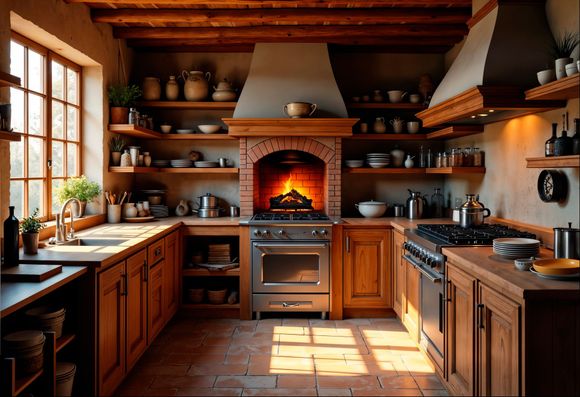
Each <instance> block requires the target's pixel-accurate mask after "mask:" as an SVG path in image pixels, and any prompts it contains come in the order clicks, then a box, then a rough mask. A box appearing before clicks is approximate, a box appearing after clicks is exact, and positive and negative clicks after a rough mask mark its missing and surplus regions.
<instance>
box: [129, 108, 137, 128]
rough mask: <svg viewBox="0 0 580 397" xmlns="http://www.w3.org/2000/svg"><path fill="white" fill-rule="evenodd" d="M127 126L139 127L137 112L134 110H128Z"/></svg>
mask: <svg viewBox="0 0 580 397" xmlns="http://www.w3.org/2000/svg"><path fill="white" fill-rule="evenodd" d="M129 124H134V125H139V112H138V111H137V109H136V108H130V109H129Z"/></svg>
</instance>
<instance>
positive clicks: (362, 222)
mask: <svg viewBox="0 0 580 397" xmlns="http://www.w3.org/2000/svg"><path fill="white" fill-rule="evenodd" d="M419 223H454V222H453V221H452V220H451V219H450V218H430V219H414V220H411V219H408V218H405V217H383V218H342V224H343V225H349V226H368V227H379V226H391V227H392V228H394V229H396V230H398V231H400V232H401V233H403V232H404V231H405V229H412V228H414V227H416V226H417V225H418V224H419Z"/></svg>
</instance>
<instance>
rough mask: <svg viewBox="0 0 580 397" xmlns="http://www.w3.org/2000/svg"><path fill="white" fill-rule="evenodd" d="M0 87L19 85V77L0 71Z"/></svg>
mask: <svg viewBox="0 0 580 397" xmlns="http://www.w3.org/2000/svg"><path fill="white" fill-rule="evenodd" d="M0 87H20V77H17V76H13V75H11V74H9V73H6V72H1V71H0Z"/></svg>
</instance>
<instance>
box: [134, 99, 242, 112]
mask: <svg viewBox="0 0 580 397" xmlns="http://www.w3.org/2000/svg"><path fill="white" fill-rule="evenodd" d="M236 104H237V102H189V101H142V102H139V103H137V106H141V107H147V108H165V109H194V110H234V109H235V108H236Z"/></svg>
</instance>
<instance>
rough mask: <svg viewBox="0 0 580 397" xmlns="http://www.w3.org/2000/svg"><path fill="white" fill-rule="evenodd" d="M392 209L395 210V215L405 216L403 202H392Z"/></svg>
mask: <svg viewBox="0 0 580 397" xmlns="http://www.w3.org/2000/svg"><path fill="white" fill-rule="evenodd" d="M393 210H394V211H395V216H397V217H401V216H405V206H404V205H403V204H393Z"/></svg>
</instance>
